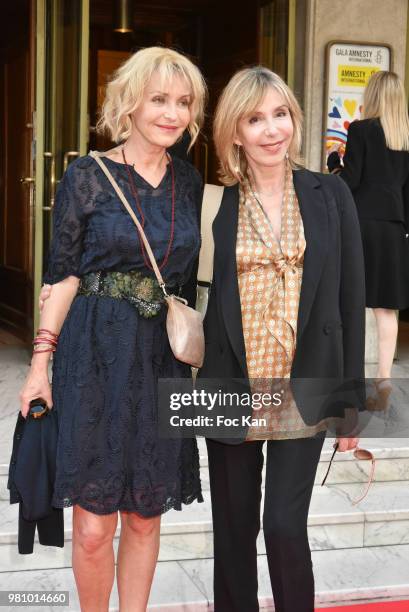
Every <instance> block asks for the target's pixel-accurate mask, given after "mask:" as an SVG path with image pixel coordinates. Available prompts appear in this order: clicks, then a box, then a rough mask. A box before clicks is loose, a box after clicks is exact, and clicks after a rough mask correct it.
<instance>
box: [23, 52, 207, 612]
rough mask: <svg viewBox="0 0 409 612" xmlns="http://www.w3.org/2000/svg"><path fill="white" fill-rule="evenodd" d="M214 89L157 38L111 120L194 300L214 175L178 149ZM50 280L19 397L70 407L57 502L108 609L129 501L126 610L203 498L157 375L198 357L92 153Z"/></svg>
mask: <svg viewBox="0 0 409 612" xmlns="http://www.w3.org/2000/svg"><path fill="white" fill-rule="evenodd" d="M204 98H205V84H204V81H203V78H202V76H201V74H200V72H199V70H198V69H197V68H196V67H195V66H194V65H193V64H192V63H191V62H190V61H189V60H188V59H187V58H185V57H184V56H182V55H180V54H179V53H176V52H175V51H172V50H169V49H164V48H158V47H153V48H148V49H144V50H142V51H139V52H137V53H136V54H135V55H133V56H132V57H131V58H130V59H129V60H128V61H127V62H125V64H123V66H122V67H121V68H120V69H119V70H118V71H117V73H116V75H115V76H114V79H113V80H112V82H111V83H110V84H109V85H108V88H107V97H106V101H105V105H104V108H103V113H102V119H101V126H102V127H103V128H105V129H107V131H108V132H109V134H110V136H111V138H112V140H113V141H115V142H117V143H120V144H119V145H118V146H117V147H115V148H114V149H112V150H110V151H107V152H106V154H105V157H104V161H105V163H106V165H107V166H108V168H109V170H110V171H111V173H112V174H113V176H114V178H115V179H116V180H117V182H118V183H119V185H120V187H121V188H122V190H123V191H124V193H125V195H126V197H127V198H128V201H129V202H130V203H131V205H132V207H133V208H134V210H135V213H136V214H137V216H138V217H139V220H140V221H141V223H142V224H143V225H144V229H145V232H146V235H147V237H148V240H149V241H150V244H151V246H152V248H153V251H154V254H155V256H156V259H157V261H158V262H159V265H160V267H161V271H162V275H163V276H164V278H165V282H166V284H167V286H168V287H169V288H171V289H172V290H174V291H175V290H179V289H180V291H181V293H182V295H184V296H185V297H187V298H188V299H190V301H191V298H192V297H193V296H192V295H191V293H192V292H190V287H193V286H194V288H195V284H193V279H194V276H195V270H194V267H195V261H196V260H197V255H198V251H199V246H200V232H199V226H198V214H197V211H198V209H199V207H200V201H201V192H202V185H201V179H200V176H199V174H198V172H197V171H196V170H195V168H194V167H193V166H192V165H190V164H189V163H188V162H186V161H182V160H180V159H178V158H174V159H172V158H171V156H170V155H169V154H168V153H167V149H168V148H169V147H171V146H172V145H173V144H175V142H177V141H178V139H180V138H181V137H182V136H183V133H184V131H185V129H188V130H189V132H190V135H191V141H192V143H193V142H194V141H195V139H196V137H197V135H198V132H199V129H200V125H201V123H202V119H203V106H204ZM44 280H45V282H47V283H49V284H51V285H52V291H51V294H50V296H49V298H48V299H47V300H46V301H45V302H44V306H43V310H42V314H41V321H40V330H39V332H38V339H37V341H36V342H37V344H35V349H34V351H35V352H34V355H33V359H32V365H31V369H30V372H29V374H28V377H27V380H26V383H25V385H24V388H23V390H22V392H21V409H22V413H23V415H24V416H25V415H26V414H27V411H28V406H29V402H30V400H31V399H33V398H36V397H38V396H41V397H43V398H44V399H45V400H46V401H47V404H48V405H49V406H52V405H54V408H55V409H56V410H57V411H58V415H59V422H60V438H59V445H58V456H57V477H56V482H55V491H54V498H53V505H54V506H55V507H60V508H63V507H68V506H73V570H74V575H75V579H76V583H77V587H78V592H79V599H80V603H81V609H82V610H86V611H87V612H94V611H95V612H102V611H104V610H108V609H109V597H110V593H111V590H112V586H113V581H114V577H115V559H114V549H113V538H114V535H115V531H116V528H117V524H118V513H119V514H120V517H121V537H120V541H119V549H118V559H117V564H118V569H117V581H118V591H119V601H120V608H121V610H123V611H131V610H132V612H144V611H145V610H146V606H147V602H148V597H149V591H150V587H151V583H152V579H153V574H154V570H155V565H156V561H157V557H158V551H159V534H160V517H161V515H162V514H163V513H164V512H166V511H167V510H169V509H171V508H175V509H178V510H180V509H181V506H182V504H190V503H192V502H193V501H195V500H196V501H203V499H202V495H201V486H200V476H199V457H198V450H197V446H196V441H195V440H164V439H159V438H158V433H157V380H158V378H161V377H166V378H169V377H183V376H190V368H189V367H188V366H187V365H186V364H182V363H181V362H178V361H177V360H176V359H175V357H174V356H173V353H172V351H171V349H170V346H169V342H168V338H167V334H166V328H165V319H166V307H165V305H164V304H163V300H162V297H161V292H160V290H159V287H158V284H157V281H156V278H155V276H154V274H153V272H152V270H151V269H150V267H149V262H148V261H147V256H146V253H144V251H143V249H142V247H141V244H140V241H139V237H138V233H137V231H136V228H135V226H134V224H133V221H132V219H131V217H130V216H129V214H128V212H127V211H126V210H125V209H124V207H123V205H122V203H121V202H120V200H119V199H118V197H117V196H116V194H115V192H114V190H113V188H112V186H111V184H110V183H109V181H108V180H107V178H106V177H105V175H103V173H102V171H101V170H100V168H99V167H98V165H97V163H96V162H95V160H94V159H93V158H91V157H90V156H85V157H82V158H80V159H78V160H76V161H74V162H73V163H72V164H71V165H70V166H69V168H68V170H67V172H66V173H65V175H64V177H63V179H62V181H61V184H60V185H59V189H58V193H57V199H56V205H55V210H54V234H53V242H52V246H51V251H50V257H49V265H48V271H47V273H46V276H45V279H44ZM189 281H191V285H190V284H189ZM55 348H56V352H55V358H54V363H53V389H52V392H51V388H50V384H49V380H48V374H47V366H48V361H49V357H50V353H51V352H52V351H53V350H54V349H55Z"/></svg>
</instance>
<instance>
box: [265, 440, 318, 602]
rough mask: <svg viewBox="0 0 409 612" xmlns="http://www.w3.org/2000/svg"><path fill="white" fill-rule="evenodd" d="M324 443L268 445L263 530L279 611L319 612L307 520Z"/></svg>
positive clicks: (295, 442)
mask: <svg viewBox="0 0 409 612" xmlns="http://www.w3.org/2000/svg"><path fill="white" fill-rule="evenodd" d="M324 439H325V433H320V434H317V436H315V437H313V438H301V439H296V440H269V441H268V442H267V461H266V485H265V498H264V499H265V501H264V515H263V528H264V539H265V543H266V552H267V559H268V567H269V572H270V580H271V586H272V589H273V595H274V603H275V610H276V612H314V576H313V570H312V562H311V552H310V547H309V543H308V533H307V519H308V510H309V505H310V501H311V495H312V490H313V486H314V479H315V474H316V471H317V466H318V462H319V458H320V454H321V449H322V445H323V443H324Z"/></svg>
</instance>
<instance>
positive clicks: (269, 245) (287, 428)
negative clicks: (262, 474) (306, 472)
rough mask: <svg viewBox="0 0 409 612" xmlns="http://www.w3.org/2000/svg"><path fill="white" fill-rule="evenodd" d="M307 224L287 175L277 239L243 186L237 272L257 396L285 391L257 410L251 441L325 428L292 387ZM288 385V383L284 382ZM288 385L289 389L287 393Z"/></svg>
mask: <svg viewBox="0 0 409 612" xmlns="http://www.w3.org/2000/svg"><path fill="white" fill-rule="evenodd" d="M305 246H306V243H305V238H304V226H303V223H302V218H301V214H300V209H299V205H298V200H297V196H296V193H295V189H294V184H293V180H292V172H291V171H288V172H287V177H286V185H285V189H284V197H283V202H282V209H281V237H280V241H278V240H277V238H276V237H275V234H274V232H273V230H272V227H271V224H270V222H269V219H268V217H267V216H266V214H265V212H264V210H263V208H262V205H261V203H260V202H259V201H258V200H257V198H256V196H255V195H254V193H253V192H252V190H251V188H250V185H249V183H245V184H244V185H243V186H241V187H240V204H239V221H238V232H237V246H236V257H237V274H238V282H239V292H240V302H241V312H242V323H243V334H244V343H245V348H246V359H247V369H248V375H249V379H250V381H251V389H252V393H253V394H254V393H269V394H271V395H273V394H274V393H276V392H277V393H280V398H281V403H280V404H279V405H277V406H274V405H268V406H263V407H262V408H261V409H257V410H256V409H254V407H253V413H252V423H253V424H252V426H251V427H250V428H249V431H248V434H247V438H246V439H247V440H248V441H250V440H266V439H287V438H304V437H309V436H313V435H314V434H315V433H316V432H317V431H319V430H321V429H325V426H324V425H323V424H322V423H321V424H320V425H318V426H314V427H309V426H307V425H306V424H305V422H304V421H303V419H302V417H301V415H300V413H299V411H298V409H297V407H296V405H295V402H294V400H293V398H292V396H291V393H290V391H289V388H288V381H287V382H286V381H283V380H280V381H274V380H272V379H289V377H290V372H291V366H292V362H293V357H294V352H295V346H296V337H297V318H298V305H299V300H300V290H301V282H302V273H303V259H304V251H305ZM283 383H286V384H283ZM284 387H285V389H284Z"/></svg>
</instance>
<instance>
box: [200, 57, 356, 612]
mask: <svg viewBox="0 0 409 612" xmlns="http://www.w3.org/2000/svg"><path fill="white" fill-rule="evenodd" d="M301 121H302V115H301V110H300V107H299V105H298V103H297V101H296V99H295V97H294V94H293V93H292V92H291V90H290V89H289V88H288V86H287V85H286V84H285V83H284V82H283V81H282V79H281V78H280V77H279V76H278V75H276V74H275V73H273V72H271V71H270V70H268V69H267V68H263V67H255V68H249V69H244V70H242V71H240V72H238V73H237V74H236V75H235V76H234V77H233V78H232V79H231V80H230V82H229V83H228V85H227V86H226V88H225V90H224V92H223V94H222V96H221V99H220V100H219V104H218V108H217V111H216V115H215V144H216V150H217V153H218V156H219V160H220V177H221V180H222V182H223V183H224V184H225V185H226V189H225V191H224V197H223V200H222V203H221V207H220V210H219V212H218V215H217V216H216V218H215V220H214V223H213V236H214V242H215V255H214V280H213V284H212V287H211V292H210V298H209V304H208V310H207V315H206V319H205V334H206V356H205V361H204V364H203V368H202V369H201V371H200V378H199V381H200V379H206V378H208V379H214V378H216V377H217V378H219V379H231V380H233V379H234V380H237V379H248V377H249V367H250V366H251V362H250V361H249V359H250V356H249V354H247V351H246V345H245V338H244V336H243V312H242V305H241V301H240V291H239V278H238V269H237V262H238V258H237V250H236V247H237V244H238V224H239V219H240V218H243V217H240V215H243V214H246V213H245V210H246V209H241V208H240V207H242V206H243V205H244V206H246V203H247V201H246V200H245V199H243V189H244V188H245V187H244V185H247V187H248V186H249V185H250V189H251V190H252V191H253V192H254V193H253V196H254V197H255V198H256V195H255V194H256V193H257V198H256V199H257V200H258V204H259V206H260V207H261V208H260V211H261V213H260V214H264V215H266V217H267V218H268V222H269V224H270V229H271V231H272V234H274V235H275V236H276V237H277V240H278V242H279V243H280V244H281V246H283V245H282V242H281V238H280V236H281V227H282V224H281V212H282V203H283V197H284V196H283V191H284V184H285V177H286V176H287V171H286V167H287V168H288V166H289V165H290V175H291V174H292V182H293V185H294V188H295V193H296V198H297V200H298V205H299V212H300V213H301V217H302V224H303V231H304V236H305V242H306V248H305V252H304V259H303V262H302V267H303V270H302V285H301V291H300V295H299V307H298V321H297V334H296V339H295V341H296V349H295V354H294V358H293V360H292V364H291V373H290V378H291V379H292V380H295V379H296V378H310V379H322V378H326V377H328V378H343V377H348V378H349V377H351V378H355V377H356V378H361V377H363V374H364V311H365V291H364V268H363V255H362V246H361V239H360V231H359V224H358V219H357V214H356V208H355V205H354V201H353V199H352V196H351V193H350V191H349V189H348V187H347V186H346V184H345V183H344V182H343V181H342V180H341V179H340V178H339V177H336V176H331V175H323V174H320V173H316V172H310V171H308V170H306V169H303V168H301V167H300V166H299V165H298V163H297V158H298V155H299V151H300V147H301ZM253 204H255V203H254V202H253ZM240 210H242V212H240ZM260 211H259V212H260ZM280 224H281V225H280ZM255 229H256V231H257V227H255ZM287 264H288V265H289V266H290V267H291V266H292V263H291V262H290V261H288V262H287ZM287 264H286V265H287ZM260 265H264V264H263V263H261V264H260ZM297 273H298V272H297ZM257 290H258V291H260V293H259V297H260V300H261V299H262V297H263V292H264V291H265V290H266V289H265V288H264V287H263V286H261V287H258V288H257ZM244 316H245V315H244ZM266 359H267V361H268V356H267V355H266ZM302 417H303V419H304V422H305V423H306V424H308V425H313V423H314V420H315V421H316V420H317V418H316V415H314V414H312V413H309V411H308V410H305V411H304V413H303V414H302ZM324 437H325V432H318V433H317V434H316V435H312V436H310V437H304V438H295V439H294V438H293V439H287V438H286V439H279V437H277V435H275V436H274V439H271V438H268V441H267V461H266V486H265V497H264V515H263V528H264V539H265V543H266V553H267V559H268V565H269V572H270V580H271V586H272V590H273V595H274V602H275V609H276V612H313V610H314V578H313V571H312V563H311V553H310V548H309V544H308V536H307V516H308V509H309V504H310V499H311V494H312V490H313V484H314V478H315V474H316V469H317V465H318V461H319V457H320V453H321V448H322V445H323V441H324ZM245 440H246V433H245V432H244V435H243V436H242V437H237V438H236V439H227V440H226V439H221V438H220V439H207V448H208V456H209V472H210V485H211V497H212V513H213V528H214V563H215V565H214V602H215V611H216V612H256V611H258V610H259V605H258V598H257V588H258V587H257V549H256V539H257V535H258V533H259V530H260V501H261V472H262V467H263V445H264V440H265V439H254V441H245ZM339 445H340V450H342V451H345V450H348V449H351V448H354V447H355V446H356V445H357V438H340V439H339Z"/></svg>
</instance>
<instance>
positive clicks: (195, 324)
mask: <svg viewBox="0 0 409 612" xmlns="http://www.w3.org/2000/svg"><path fill="white" fill-rule="evenodd" d="M89 155H90V156H91V157H93V158H94V159H95V161H96V162H97V164H98V165H99V166H100V168H101V170H102V171H103V173H104V174H105V176H106V177H107V179H108V180H109V181H110V183H111V185H112V186H113V188H114V189H115V192H116V194H117V195H118V197H119V199H120V200H121V202H122V204H123V205H124V206H125V208H126V210H127V211H128V213H129V214H130V216H131V218H132V220H133V222H134V223H135V225H136V227H137V229H138V231H139V234H140V236H141V238H142V241H143V244H144V246H145V248H146V252H147V253H148V257H149V259H150V262H151V265H152V268H153V270H154V272H155V275H156V278H157V280H158V283H159V286H160V288H161V289H162V291H163V294H164V296H165V301H166V303H167V305H168V314H167V318H166V330H167V333H168V338H169V344H170V347H171V349H172V352H173V354H174V355H175V357H176V359H178V360H179V361H183V362H184V363H188V364H189V365H191V366H193V367H195V368H200V367H201V366H202V364H203V359H204V334H203V315H202V314H201V312H198V311H197V310H194V309H193V308H190V306H188V305H187V300H185V299H184V298H182V297H179V296H178V295H169V294H168V293H167V291H166V286H165V282H164V280H163V278H162V275H161V273H160V270H159V268H158V265H157V263H156V259H155V256H154V254H153V252H152V249H151V247H150V244H149V242H148V239H147V238H146V235H145V232H144V231H143V228H142V226H141V224H140V223H139V221H138V219H137V217H136V215H135V213H134V211H133V210H132V208H131V206H130V204H129V202H128V200H127V199H126V197H125V196H124V194H123V192H122V190H121V189H120V187H119V185H118V183H117V182H116V180H115V179H114V177H113V176H112V174H111V173H110V171H109V170H108V168H107V167H106V165H105V163H104V162H103V161H102V159H101V157H103V155H101V153H99V152H98V151H90V153H89ZM206 187H208V186H206ZM214 187H215V186H214ZM219 189H220V190H221V191H223V189H222V188H221V187H220V188H219ZM205 194H206V189H205V193H204V195H203V203H204V202H205ZM220 202H221V197H220ZM220 202H219V205H218V207H217V210H218V208H219V206H220ZM203 208H205V206H203ZM213 218H214V217H213ZM202 221H203V211H202ZM211 222H213V219H212V221H211ZM207 223H208V221H207V222H206V223H205V225H207ZM210 232H211V226H210ZM213 250H214V247H213ZM203 257H204V249H203V244H202V248H201V251H200V257H199V268H200V259H201V258H203ZM207 259H208V258H207ZM211 259H212V261H211V268H212V270H211V272H212V275H213V253H212V256H211ZM206 269H208V263H207V265H206Z"/></svg>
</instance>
